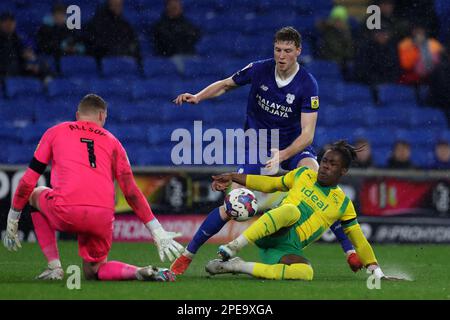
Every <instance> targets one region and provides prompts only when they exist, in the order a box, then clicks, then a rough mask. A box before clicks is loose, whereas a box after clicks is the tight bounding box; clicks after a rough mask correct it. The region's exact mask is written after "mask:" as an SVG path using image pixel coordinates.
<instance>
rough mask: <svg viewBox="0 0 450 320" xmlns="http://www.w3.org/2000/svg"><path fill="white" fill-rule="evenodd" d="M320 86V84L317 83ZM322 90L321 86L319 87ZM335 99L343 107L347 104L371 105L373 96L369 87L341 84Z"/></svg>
mask: <svg viewBox="0 0 450 320" xmlns="http://www.w3.org/2000/svg"><path fill="white" fill-rule="evenodd" d="M319 85H321V83H319ZM320 87H321V88H323V86H322V85H321V86H320ZM339 89H340V90H339V91H338V93H339V95H338V96H337V99H338V100H339V101H340V102H342V103H343V104H344V105H345V104H347V103H350V102H352V103H367V102H368V103H372V101H373V95H372V92H371V90H370V88H369V86H366V85H362V84H356V83H351V84H350V83H343V86H342V88H339Z"/></svg>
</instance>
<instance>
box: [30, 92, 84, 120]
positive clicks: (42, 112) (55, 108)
mask: <svg viewBox="0 0 450 320" xmlns="http://www.w3.org/2000/svg"><path fill="white" fill-rule="evenodd" d="M78 102H79V99H76V100H75V99H68V97H65V98H63V97H61V98H56V99H52V100H51V101H49V102H47V105H46V107H45V108H43V107H42V106H38V105H36V106H35V118H36V122H37V123H52V124H55V123H58V122H63V121H74V120H75V112H76V108H77V107H76V106H77V104H78Z"/></svg>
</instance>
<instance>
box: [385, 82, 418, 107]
mask: <svg viewBox="0 0 450 320" xmlns="http://www.w3.org/2000/svg"><path fill="white" fill-rule="evenodd" d="M378 92H379V98H380V101H381V102H382V103H383V104H387V105H389V104H396V103H398V102H402V103H406V102H409V103H414V104H415V103H416V96H415V93H414V89H413V88H412V87H409V86H406V85H400V84H381V85H379V86H378Z"/></svg>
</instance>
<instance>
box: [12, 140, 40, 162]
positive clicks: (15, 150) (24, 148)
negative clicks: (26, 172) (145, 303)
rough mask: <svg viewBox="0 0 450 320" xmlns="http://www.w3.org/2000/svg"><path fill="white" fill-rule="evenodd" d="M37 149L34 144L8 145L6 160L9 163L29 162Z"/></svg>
mask: <svg viewBox="0 0 450 320" xmlns="http://www.w3.org/2000/svg"><path fill="white" fill-rule="evenodd" d="M35 149H36V145H34V144H26V145H25V144H21V145H8V147H7V157H6V161H7V163H8V164H28V163H29V162H30V161H31V159H32V158H33V152H34V150H35Z"/></svg>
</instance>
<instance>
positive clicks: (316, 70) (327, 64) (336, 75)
mask: <svg viewBox="0 0 450 320" xmlns="http://www.w3.org/2000/svg"><path fill="white" fill-rule="evenodd" d="M305 67H306V70H307V71H308V72H310V73H311V74H312V75H313V76H314V77H316V79H321V78H325V79H328V80H330V79H334V80H340V79H341V72H340V70H339V66H338V65H337V63H336V62H333V61H327V60H318V59H316V60H312V61H311V62H310V63H308V64H307V65H306V66H305Z"/></svg>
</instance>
